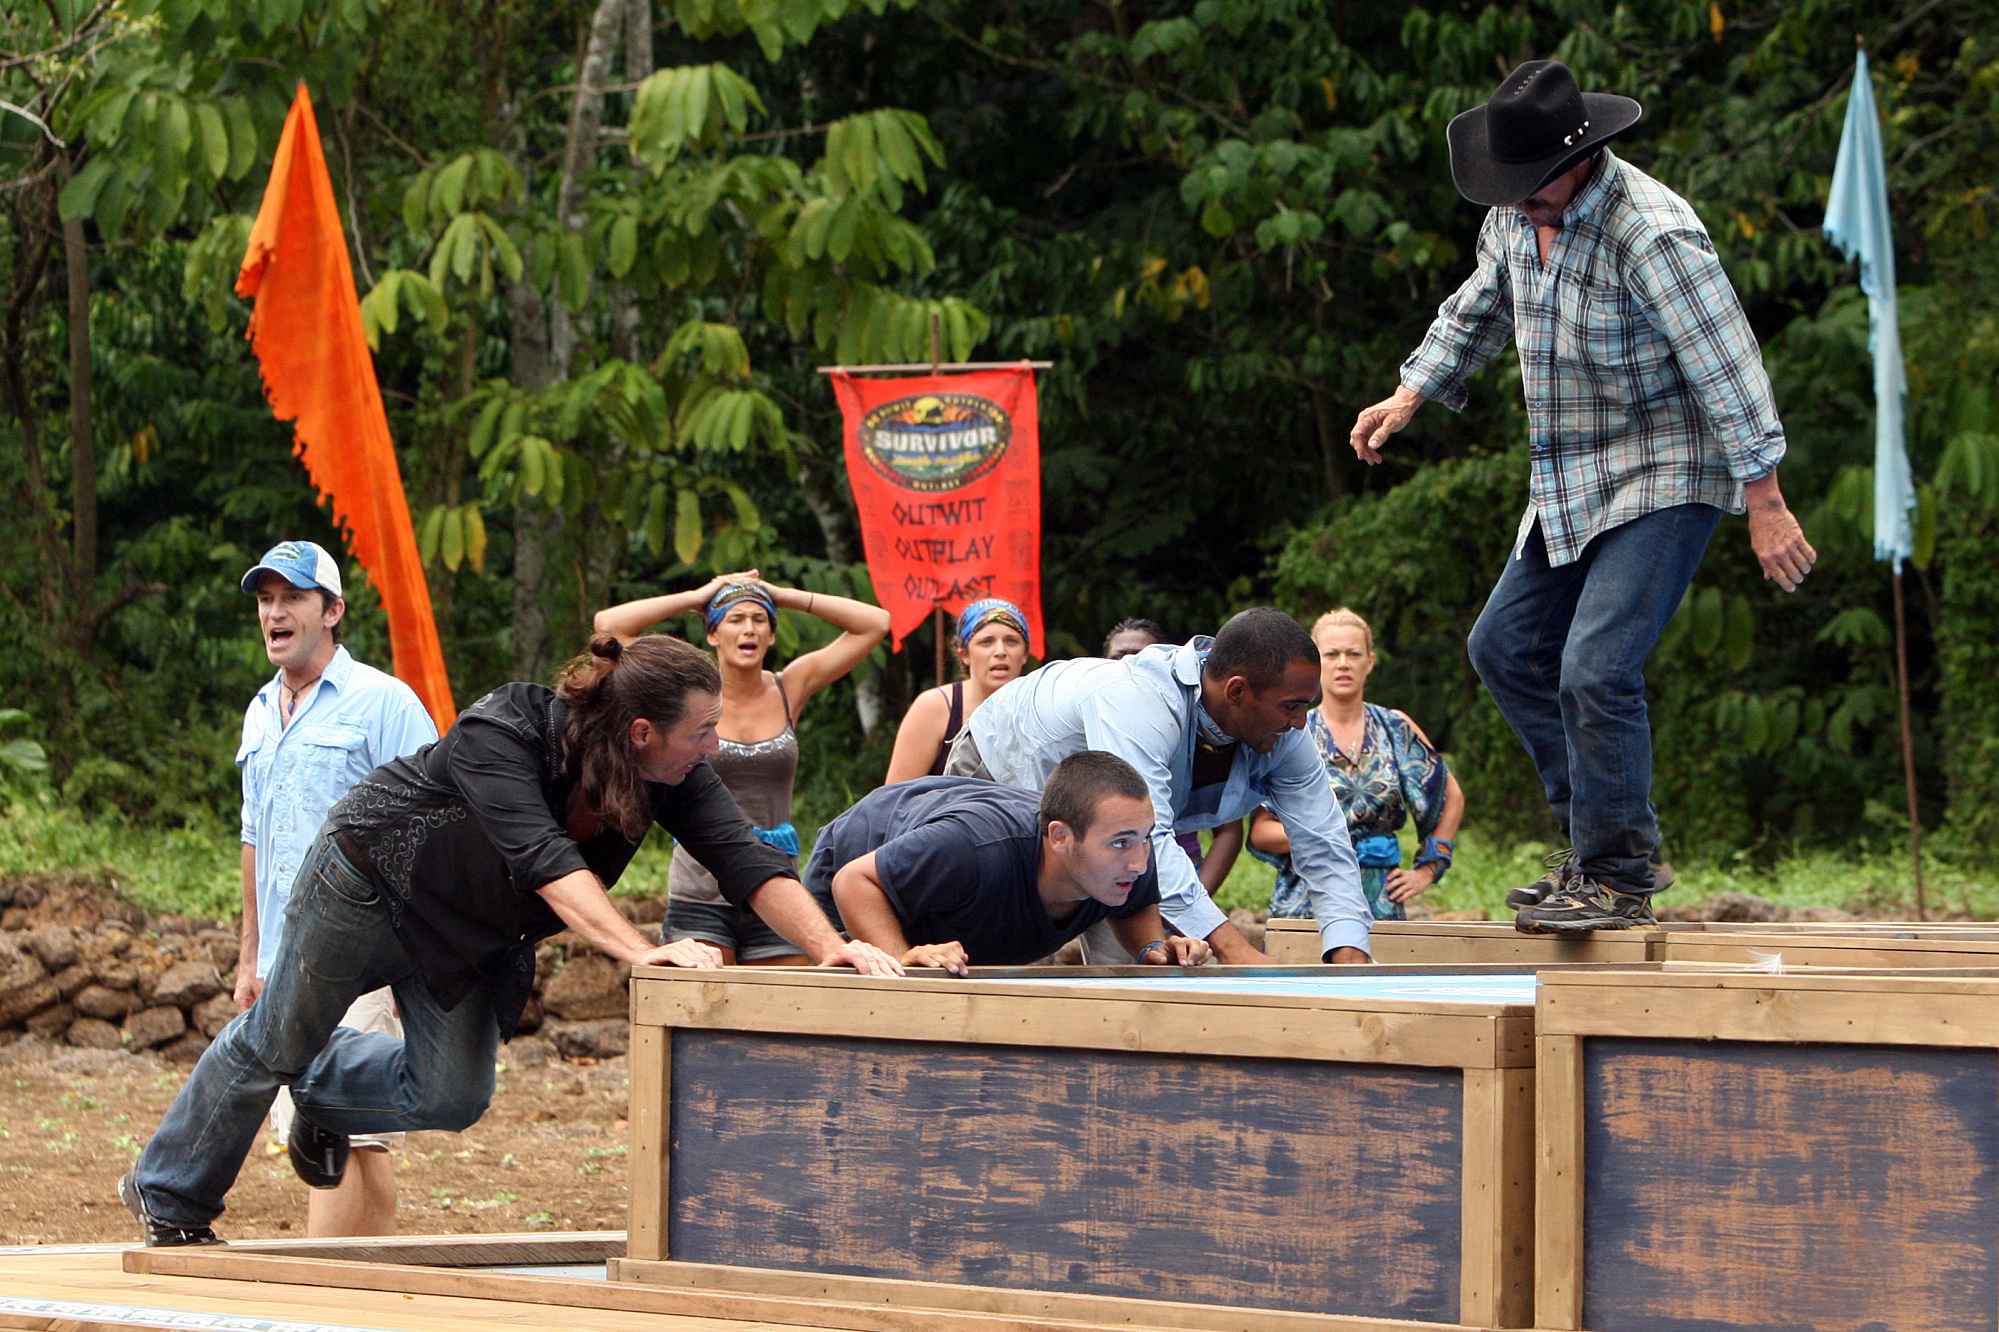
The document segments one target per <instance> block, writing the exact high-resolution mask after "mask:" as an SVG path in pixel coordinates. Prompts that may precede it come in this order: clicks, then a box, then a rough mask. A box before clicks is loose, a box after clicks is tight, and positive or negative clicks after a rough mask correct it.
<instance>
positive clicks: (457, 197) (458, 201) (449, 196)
mask: <svg viewBox="0 0 1999 1332" xmlns="http://www.w3.org/2000/svg"><path fill="white" fill-rule="evenodd" d="M472 165H473V157H472V154H470V153H466V154H465V155H463V156H462V157H457V158H453V159H452V160H451V162H450V163H448V164H447V165H446V166H445V168H444V170H442V171H440V172H438V173H437V181H436V184H435V185H433V186H432V190H431V197H432V198H433V199H435V200H436V201H437V206H438V208H439V209H440V210H441V211H442V212H443V213H444V215H445V216H447V217H451V216H454V215H456V214H458V213H460V212H462V211H463V210H464V208H465V182H466V180H467V179H469V178H470V177H471V175H472Z"/></svg>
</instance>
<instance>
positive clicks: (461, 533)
mask: <svg viewBox="0 0 1999 1332" xmlns="http://www.w3.org/2000/svg"><path fill="white" fill-rule="evenodd" d="M437 550H438V554H439V556H441V557H442V558H443V560H444V567H445V568H447V569H449V570H451V572H453V573H457V572H458V566H459V565H460V564H463V563H464V562H465V514H464V512H463V511H462V510H459V509H446V510H445V511H444V531H443V532H442V533H441V534H440V536H439V539H438V548H437Z"/></svg>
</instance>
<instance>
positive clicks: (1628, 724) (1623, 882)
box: [1470, 504, 1721, 893]
mask: <svg viewBox="0 0 1999 1332" xmlns="http://www.w3.org/2000/svg"><path fill="white" fill-rule="evenodd" d="M1720 521H1721V510H1719V509H1717V508H1715V507H1713V506H1712V505H1708V504H1681V505H1676V506H1675V507H1673V508H1670V509H1661V510H1659V511H1658V512H1656V513H1648V514H1646V515H1645V516H1644V517H1642V518H1634V519H1633V520H1631V521H1630V522H1628V523H1625V524H1623V525H1621V526H1619V527H1614V528H1612V529H1611V530H1610V531H1608V532H1605V533H1603V534H1602V535H1601V536H1599V537H1597V538H1596V539H1595V540H1594V541H1592V542H1590V543H1589V544H1588V545H1587V546H1585V547H1583V553H1582V555H1581V557H1580V558H1578V559H1576V560H1574V561H1572V562H1571V563H1568V564H1565V565H1563V566H1562V567H1561V568H1559V569H1553V568H1550V567H1548V552H1547V548H1546V546H1545V545H1544V544H1543V543H1542V540H1541V529H1540V525H1539V524H1538V523H1537V524H1536V525H1535V527H1534V530H1533V531H1531V532H1529V533H1528V534H1527V540H1526V543H1525V545H1524V546H1523V547H1522V550H1521V554H1520V557H1519V558H1518V559H1509V560H1508V561H1507V562H1506V572H1505V573H1503V574H1501V575H1500V576H1499V582H1498V584H1497V585H1496V586H1495V587H1494V588H1493V589H1492V596H1491V598H1490V599H1488V600H1487V601H1486V603H1485V610H1484V611H1483V612H1482V613H1480V615H1479V617H1478V623H1477V624H1476V625H1474V626H1473V627H1472V631H1471V643H1470V648H1471V660H1472V666H1473V667H1474V668H1475V669H1476V670H1477V671H1478V678H1479V679H1480V680H1481V681H1483V682H1484V684H1485V687H1486V689H1487V690H1489V691H1490V692H1491V694H1492V700H1493V702H1495V703H1497V704H1498V705H1499V711H1500V713H1501V714H1502V715H1504V716H1505V718H1506V720H1507V722H1508V724H1509V725H1511V726H1512V727H1513V730H1514V733H1515V734H1516V735H1518V736H1519V737H1520V743H1521V744H1523V745H1525V746H1526V747H1527V753H1528V755H1529V756H1530V757H1532V758H1533V760H1534V767H1535V769H1536V770H1537V771H1539V773H1540V774H1541V784H1542V786H1543V787H1545V788H1546V790H1547V793H1548V807H1549V808H1550V809H1552V810H1553V811H1554V814H1555V819H1556V821H1557V822H1558V823H1560V824H1561V826H1562V831H1563V832H1564V834H1566V835H1567V836H1568V838H1569V839H1570V844H1571V845H1572V846H1574V847H1575V849H1576V857H1577V860H1578V862H1579V864H1580V867H1581V869H1582V871H1583V872H1584V873H1585V874H1588V875H1589V876H1590V877H1591V878H1593V879H1596V880H1597V881H1598V882H1600V883H1605V884H1609V885H1610V886H1612V887H1614V888H1616V889H1618V890H1619V891H1620V892H1627V893H1649V892H1651V891H1652V867H1651V863H1650V862H1651V857H1652V851H1653V848H1654V847H1656V846H1658V844H1659V820H1658V816H1657V814H1656V813H1655V812H1654V811H1653V808H1652V728H1651V726H1650V724H1649V723H1648V722H1647V720H1646V715H1645V658H1646V657H1647V656H1649V655H1651V652H1652V647H1653V645H1654V644H1656V643H1657V642H1658V641H1659V635H1660V634H1661V633H1662V632H1664V630H1665V628H1666V624H1667V622H1668V621H1669V620H1671V619H1672V618H1673V613H1674V612H1675V611H1676V610H1678V609H1679V606H1680V599H1681V598H1682V597H1684V596H1685V595H1686V591H1687V585H1688V584H1689V583H1691V582H1692V581H1693V577H1694V571H1695V570H1696V569H1698V568H1699V567H1700V562H1701V556H1702V555H1703V554H1704V553H1705V552H1706V551H1707V543H1708V538H1709V537H1711V536H1713V535H1714V529H1715V525H1716V524H1717V523H1719V522H1720Z"/></svg>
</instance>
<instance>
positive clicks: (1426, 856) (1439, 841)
mask: <svg viewBox="0 0 1999 1332" xmlns="http://www.w3.org/2000/svg"><path fill="white" fill-rule="evenodd" d="M1456 849H1457V843H1456V842H1447V841H1445V840H1444V839H1443V838H1441V837H1425V838H1424V839H1423V847H1422V849H1421V850H1420V851H1418V852H1417V853H1416V864H1415V865H1414V866H1413V868H1415V869H1422V868H1423V866H1425V865H1435V866H1436V867H1437V877H1436V878H1435V879H1433V880H1431V882H1433V883H1442V882H1443V881H1444V874H1445V872H1446V871H1447V870H1449V869H1450V867H1451V852H1453V851H1455V850H1456Z"/></svg>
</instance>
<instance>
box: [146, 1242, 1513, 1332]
mask: <svg viewBox="0 0 1999 1332" xmlns="http://www.w3.org/2000/svg"><path fill="white" fill-rule="evenodd" d="M125 1264H126V1269H127V1270H128V1271H131V1272H137V1273H144V1274H147V1275H152V1276H201V1277H211V1278H219V1279H221V1280H225V1281H255V1282H266V1283H272V1284H278V1285H299V1286H331V1287H336V1288H339V1289H341V1290H344V1291H388V1292H393V1293H397V1294H412V1295H449V1296H459V1297H468V1298H471V1299H477V1300H485V1301H493V1302H509V1303H513V1304H519V1305H543V1306H551V1307H559V1308H563V1309H571V1310H591V1311H628V1312H633V1313H642V1314H652V1315H683V1316H694V1317H703V1318H715V1319H728V1320H735V1321H736V1322H738V1323H764V1324H775V1325H778V1326H784V1327H814V1328H836V1329H845V1330H846V1332H1131V1330H1132V1329H1139V1328H1145V1327H1162V1326H1170V1325H1161V1324H1151V1323H1147V1322H1145V1321H1143V1319H1142V1318H1140V1317H1137V1316H1135V1315H1138V1314H1142V1313H1144V1312H1145V1311H1146V1310H1147V1309H1148V1308H1149V1306H1147V1305H1144V1304H1138V1305H1133V1304H1131V1303H1130V1302H1129V1301H1126V1302H1124V1304H1125V1309H1124V1315H1125V1316H1122V1317H1119V1318H1117V1319H1115V1320H1107V1321H1105V1322H1101V1323H1091V1322H1084V1321H1080V1320H1075V1319H1068V1318H1045V1317H1038V1316H1033V1315H1013V1314H1005V1313H999V1314H994V1313H983V1312H977V1311H962V1310H957V1309H951V1308H948V1307H935V1306H928V1307H921V1308H909V1307H896V1306H887V1305H880V1304H873V1303H847V1302H842V1301H835V1300H827V1299H815V1298H804V1297H791V1296H783V1295H762V1294H753V1293H745V1292H741V1291H718V1290H712V1289H686V1288H679V1287H671V1286H662V1285H652V1284H640V1283H638V1282H631V1281H582V1280H575V1279H570V1278H564V1277H537V1276H521V1275H515V1274H511V1273H475V1272H466V1271H462V1270H454V1269H451V1268H431V1267H403V1266H397V1265H393V1264H386V1263H346V1262H339V1261H335V1260H331V1259H322V1258H279V1257H274V1256H269V1255H261V1254H235V1253H232V1252H230V1250H229V1249H228V1248H227V1247H220V1248H199V1249H134V1250H129V1251H127V1253H126V1256H125ZM496 1312H500V1311H498V1310H496ZM1234 1312H1235V1313H1236V1315H1237V1317H1236V1320H1235V1321H1231V1322H1227V1323H1224V1324H1222V1325H1221V1327H1222V1329H1225V1332H1238V1330H1239V1332H1256V1330H1257V1329H1260V1327H1261V1326H1262V1324H1261V1322H1260V1320H1261V1319H1262V1317H1263V1316H1264V1315H1263V1314H1262V1312H1261V1311H1260V1310H1237V1311H1234ZM569 1318H570V1322H569V1325H570V1326H590V1325H591V1324H593V1323H594V1322H595V1319H594V1318H592V1319H590V1320H588V1321H579V1320H577V1319H576V1316H575V1315H574V1314H571V1315H570V1316H569ZM509 1321H512V1320H509ZM1322 1326H1323V1327H1324V1328H1325V1330H1326V1332H1442V1330H1441V1329H1440V1328H1439V1326H1438V1325H1437V1324H1435V1323H1412V1322H1407V1321H1397V1320H1393V1319H1372V1318H1327V1319H1325V1320H1324V1322H1323V1324H1322ZM1462 1332H1477V1330H1476V1329H1462Z"/></svg>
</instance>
